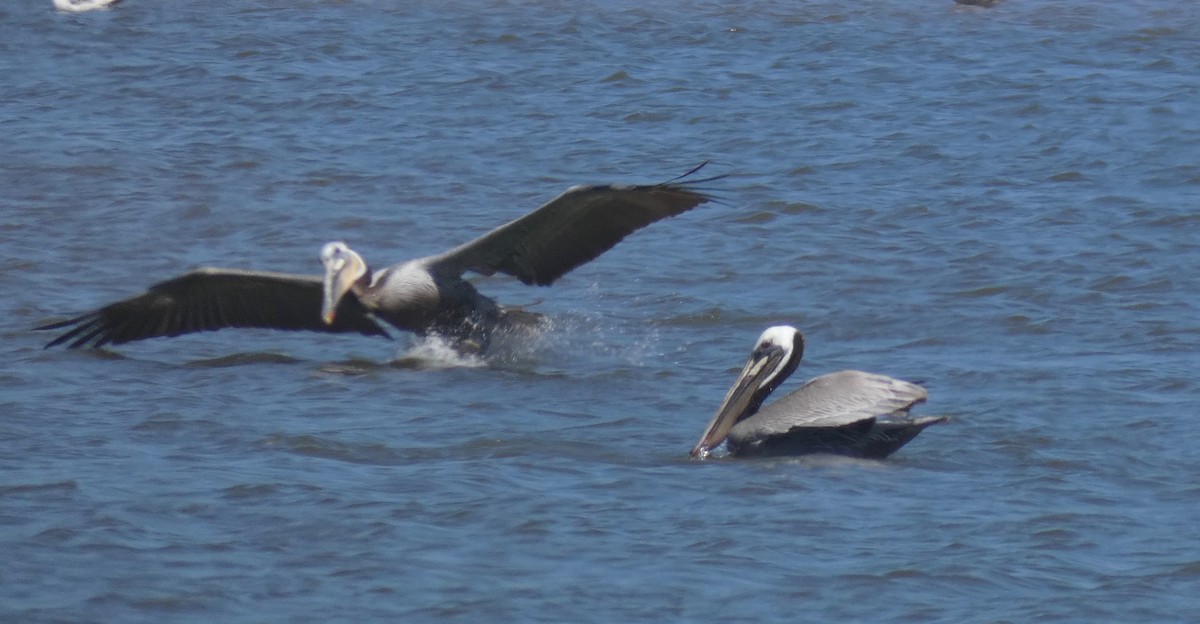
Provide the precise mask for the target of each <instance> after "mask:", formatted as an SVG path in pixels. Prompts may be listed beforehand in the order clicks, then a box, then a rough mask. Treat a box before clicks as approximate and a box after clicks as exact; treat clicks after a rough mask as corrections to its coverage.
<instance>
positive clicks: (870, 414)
mask: <svg viewBox="0 0 1200 624" xmlns="http://www.w3.org/2000/svg"><path fill="white" fill-rule="evenodd" d="M803 356H804V336H803V335H802V334H801V333H800V331H799V330H798V329H796V328H795V327H789V326H787V325H779V326H776V327H770V328H767V330H766V331H764V332H763V333H762V335H761V336H759V338H758V343H757V344H756V345H755V347H754V351H753V352H752V353H751V354H750V360H749V361H748V362H746V367H745V368H743V369H742V373H741V375H739V376H738V378H737V381H735V382H734V384H733V387H732V388H730V389H729V393H728V394H726V395H725V401H724V402H722V403H721V407H720V408H718V409H717V413H716V415H715V416H713V419H712V420H711V421H710V422H709V423H708V427H707V428H706V429H705V430H704V435H702V436H700V441H699V442H697V443H696V446H695V447H693V448H692V453H691V456H692V457H694V458H704V457H707V456H708V454H709V453H710V452H711V451H712V449H714V448H716V447H717V446H718V445H720V444H721V442H722V441H725V442H726V446H727V447H728V449H729V452H730V454H732V455H735V456H764V455H807V454H814V453H826V454H834V455H849V456H852V457H863V458H869V459H883V458H884V457H887V456H888V455H891V454H892V453H894V452H896V450H897V449H899V448H900V447H902V446H904V445H905V444H907V443H908V441H909V440H912V439H913V438H915V437H916V436H917V434H918V433H921V430H922V429H924V428H925V427H928V426H929V425H932V424H933V423H937V422H942V421H944V420H946V417H945V416H926V417H922V418H917V417H912V416H909V415H908V410H910V409H912V407H913V406H914V405H916V404H918V403H924V402H925V399H926V397H928V396H929V393H927V392H926V391H925V389H924V388H922V387H921V386H918V385H916V384H912V383H909V382H907V381H900V380H899V379H892V378H891V377H886V376H884V375H876V374H874V373H864V372H862V371H856V370H844V371H839V372H836V373H829V374H828V375H821V376H820V377H816V378H814V379H810V380H809V381H807V382H806V383H805V384H804V385H803V386H800V388H799V389H797V390H795V391H794V392H792V393H791V394H789V395H787V396H785V397H783V398H782V399H779V400H778V401H775V402H774V403H771V404H770V405H768V406H767V407H766V408H764V409H762V410H761V411H759V406H761V405H762V402H763V400H765V399H766V398H767V395H769V394H771V392H772V391H774V390H775V388H777V387H779V384H781V383H783V381H784V380H785V379H787V378H788V376H789V375H791V374H792V372H793V371H795V370H796V367H797V366H799V365H800V358H802V357H803Z"/></svg>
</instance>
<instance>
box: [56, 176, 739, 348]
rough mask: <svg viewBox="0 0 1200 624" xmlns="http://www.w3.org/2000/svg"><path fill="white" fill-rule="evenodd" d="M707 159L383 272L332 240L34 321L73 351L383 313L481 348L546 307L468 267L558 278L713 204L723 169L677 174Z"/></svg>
mask: <svg viewBox="0 0 1200 624" xmlns="http://www.w3.org/2000/svg"><path fill="white" fill-rule="evenodd" d="M703 166H704V165H703V164H702V165H700V167H703ZM700 167H696V169H693V170H692V171H689V172H688V173H686V174H684V175H682V176H679V177H678V178H675V179H674V180H671V181H669V182H666V183H663V184H654V185H645V186H612V185H607V186H575V187H572V188H570V189H568V190H567V191H566V192H565V193H563V194H562V195H559V196H558V197H556V198H554V199H552V200H550V202H549V203H547V204H545V205H544V206H542V207H540V208H538V209H537V210H534V211H533V212H531V213H529V214H527V215H525V216H523V217H521V218H519V219H516V220H515V221H511V222H509V223H506V224H504V225H502V226H500V227H498V228H496V229H494V230H492V231H491V232H488V233H487V234H484V235H483V236H480V237H479V238H476V239H475V240H473V241H471V242H469V243H466V244H464V245H460V246H458V247H455V248H454V249H451V250H449V251H447V252H444V253H441V254H437V255H433V256H427V257H424V258H417V259H414V260H409V261H407V262H401V263H399V264H396V265H393V266H390V267H387V268H385V269H382V270H380V271H372V270H371V268H370V267H369V266H368V265H367V263H366V261H364V260H363V258H362V256H360V255H359V254H358V253H356V252H355V251H354V250H352V249H350V248H349V247H348V246H346V244H345V243H342V242H334V243H329V244H327V245H325V247H324V248H323V249H322V250H321V262H322V263H323V264H324V265H325V275H324V277H323V278H322V277H318V276H309V275H291V274H285V273H268V272H260V271H243V270H236V269H216V268H201V269H197V270H194V271H191V272H189V273H185V274H183V275H180V276H178V277H175V278H173V279H169V280H167V281H165V282H160V283H158V284H155V285H153V286H151V287H150V288H149V290H147V291H146V292H144V293H142V294H140V295H137V296H135V297H131V298H129V299H125V300H123V301H118V302H116V303H113V304H110V305H107V306H105V307H103V308H100V309H98V310H95V311H93V312H89V313H87V314H84V315H82V316H79V317H76V318H72V319H69V320H66V321H60V322H57V323H50V324H48V325H43V326H41V327H38V328H36V329H39V330H49V329H63V328H69V329H68V330H67V331H66V332H65V333H63V334H62V335H60V336H58V337H57V338H55V339H54V340H52V341H50V343H49V344H47V345H46V347H47V348H49V347H53V346H55V345H59V344H66V345H67V347H68V348H72V349H75V348H80V347H89V346H90V347H101V346H104V345H106V344H110V343H111V344H121V343H125V342H130V341H134V340H144V339H146V338H154V337H158V336H179V335H181V334H187V333H192V332H202V331H215V330H218V329H223V328H226V327H263V328H271V329H285V330H311V331H322V332H357V333H359V334H365V335H368V336H384V337H389V334H388V332H387V331H386V330H385V329H384V326H383V325H382V324H381V323H380V321H382V322H384V323H386V324H388V325H391V326H393V327H395V328H397V329H401V330H405V331H410V332H414V333H416V334H419V335H422V336H425V335H438V336H441V337H444V338H446V339H448V340H450V341H451V342H452V343H453V344H454V345H455V346H456V348H459V350H460V351H463V352H467V353H478V352H482V351H483V350H485V349H486V347H487V345H488V341H489V339H490V337H491V334H492V332H493V330H494V329H497V328H507V327H522V326H526V327H527V326H529V325H530V324H531V323H535V322H536V321H537V320H538V319H540V318H541V316H540V315H538V314H534V313H530V312H524V311H521V310H518V309H511V308H507V307H505V306H502V305H500V304H497V303H496V302H495V301H493V300H491V299H489V298H488V297H485V296H483V295H481V294H480V293H479V292H478V291H476V290H475V287H474V286H472V285H471V283H470V282H468V281H466V280H465V279H463V274H464V273H465V272H467V271H474V272H476V273H481V274H483V275H492V274H494V273H497V272H500V273H505V274H507V275H512V276H515V277H516V278H517V279H519V280H521V281H522V282H524V283H526V284H536V285H538V286H548V285H550V284H553V283H554V281H555V280H557V279H558V278H559V277H562V276H563V275H564V274H566V273H567V272H568V271H570V270H571V269H574V268H575V267H577V266H579V265H581V264H584V263H585V262H588V261H589V260H592V259H593V258H595V257H596V256H599V255H600V254H602V253H604V252H605V251H607V250H608V249H609V248H611V247H612V246H613V245H616V244H617V243H618V242H619V241H620V240H621V239H623V238H625V236H626V235H628V234H630V233H632V232H634V231H636V230H638V229H640V228H642V227H645V226H647V225H649V224H651V223H654V222H655V221H658V220H660V219H664V218H666V217H671V216H675V215H678V214H680V213H683V212H686V211H688V210H690V209H692V208H693V207H695V206H697V205H699V204H702V203H704V202H706V201H709V199H710V198H709V197H708V196H706V195H704V194H703V193H701V192H699V189H697V188H696V185H697V184H700V183H703V182H709V181H712V180H715V179H717V178H707V179H703V180H691V181H686V182H680V180H681V179H682V178H685V177H687V176H689V175H691V174H693V173H695V172H696V171H697V170H698V169H700ZM718 177H719V176H718Z"/></svg>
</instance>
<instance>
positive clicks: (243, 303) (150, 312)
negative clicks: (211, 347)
mask: <svg viewBox="0 0 1200 624" xmlns="http://www.w3.org/2000/svg"><path fill="white" fill-rule="evenodd" d="M321 297H322V283H321V278H319V277H315V276H308V275H291V274H286V273H268V272H259V271H242V270H236V269H213V268H203V269H197V270H195V271H191V272H189V273H185V274H183V275H180V276H179V277H175V278H172V279H169V280H166V281H164V282H159V283H158V284H155V285H153V286H151V287H150V288H149V289H147V290H146V292H144V293H142V294H140V295H136V296H134V297H130V298H129V299H125V300H123V301H118V302H116V303H113V304H109V305H107V306H104V307H103V308H100V309H98V310H95V311H93V312H89V313H87V314H84V315H82V316H78V317H76V318H73V319H69V320H66V321H60V322H57V323H50V324H48V325H42V326H40V327H37V328H35V329H38V330H52V329H66V330H67V331H65V332H64V333H63V334H62V335H60V336H58V337H57V338H55V339H54V340H52V341H50V343H49V344H47V345H46V347H47V348H49V347H53V346H56V345H60V344H64V343H66V344H67V347H68V348H70V349H78V348H80V347H102V346H104V345H106V344H109V343H112V344H121V343H124V342H131V341H134V340H144V339H146V338H155V337H159V336H179V335H181V334H188V333H193V332H204V331H216V330H218V329H222V328H225V327H262V328H269V329H285V330H309V331H322V332H357V333H360V334H365V335H368V336H385V337H388V333H387V332H386V331H385V330H384V329H383V328H382V327H380V325H379V324H378V323H376V322H375V320H374V319H372V318H371V317H370V316H369V315H368V314H367V311H366V308H364V307H363V306H362V304H361V303H359V301H358V300H357V299H355V298H354V297H346V298H345V299H344V300H343V301H342V303H341V305H340V306H339V308H338V312H337V320H336V322H335V323H334V324H333V325H326V324H325V323H324V322H322V321H321Z"/></svg>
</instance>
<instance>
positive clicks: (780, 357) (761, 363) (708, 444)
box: [691, 325, 804, 457]
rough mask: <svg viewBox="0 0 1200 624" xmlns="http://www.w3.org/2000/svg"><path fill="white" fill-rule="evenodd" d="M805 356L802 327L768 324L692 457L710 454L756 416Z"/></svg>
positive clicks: (694, 448)
mask: <svg viewBox="0 0 1200 624" xmlns="http://www.w3.org/2000/svg"><path fill="white" fill-rule="evenodd" d="M802 357H804V335H803V334H801V333H800V330H798V329H796V328H795V327H791V326H789V325H776V326H775V327H768V328H767V330H766V331H764V332H763V333H762V335H761V336H759V337H758V342H757V343H755V346H754V351H752V352H751V353H750V359H749V360H748V361H747V362H746V366H745V367H744V368H742V372H741V374H739V375H738V378H737V380H736V381H734V382H733V387H732V388H730V389H729V392H728V393H726V394H725V400H724V401H722V402H721V407H719V408H717V413H716V415H714V416H713V417H712V420H711V421H709V423H708V427H705V429H704V434H703V435H701V436H700V441H699V442H697V443H696V446H695V447H693V448H692V453H691V455H692V457H705V456H707V455H708V453H709V452H710V451H712V450H713V449H714V448H716V447H717V446H719V445H720V444H721V443H722V442H724V441H725V436H727V435H729V430H730V429H732V428H733V426H734V425H736V424H737V423H738V422H740V421H742V420H744V419H746V418H749V417H750V416H753V415H754V414H755V412H757V411H758V408H759V407H761V406H762V403H763V401H764V400H765V399H766V398H767V396H768V395H770V394H771V393H772V392H773V391H774V390H775V388H777V387H779V384H781V383H783V382H784V380H786V379H787V378H788V377H789V376H790V375H791V374H792V372H793V371H795V370H796V367H797V366H799V365H800V358H802Z"/></svg>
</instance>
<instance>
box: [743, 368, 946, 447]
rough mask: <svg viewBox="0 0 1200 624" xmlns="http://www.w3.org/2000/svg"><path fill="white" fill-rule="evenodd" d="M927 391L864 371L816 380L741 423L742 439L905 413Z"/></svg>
mask: <svg viewBox="0 0 1200 624" xmlns="http://www.w3.org/2000/svg"><path fill="white" fill-rule="evenodd" d="M928 396H929V393H928V392H926V390H925V388H922V387H921V386H918V385H916V384H914V383H909V382H907V381H901V380H899V379H893V378H891V377H888V376H886V375H876V374H874V373H865V372H863V371H856V370H846V371H839V372H836V373H830V374H828V375H821V376H820V377H815V378H813V379H811V380H809V381H808V382H806V383H805V384H804V385H803V386H801V387H800V388H798V389H797V390H795V391H794V392H792V393H791V394H788V395H787V396H785V397H783V398H781V399H779V400H777V401H775V402H773V403H771V404H769V405H767V406H766V407H765V408H763V409H762V410H761V411H759V412H758V413H757V414H755V415H754V416H751V417H750V418H747V419H746V420H744V421H742V422H741V423H738V425H737V426H736V427H734V428H735V429H741V431H738V435H739V437H746V436H751V437H759V436H764V435H775V434H781V433H786V432H787V431H788V430H790V429H791V428H793V427H839V426H843V425H849V424H851V423H855V422H859V421H862V420H867V419H869V418H877V417H882V416H888V415H891V414H896V413H903V412H907V411H908V410H909V409H910V408H911V407H912V406H913V405H916V404H918V403H923V402H924V401H925V399H926V398H928Z"/></svg>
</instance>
